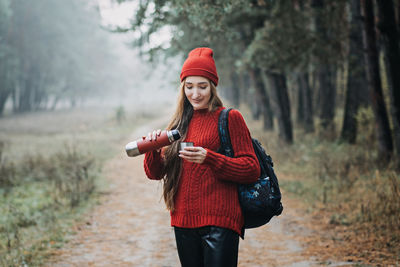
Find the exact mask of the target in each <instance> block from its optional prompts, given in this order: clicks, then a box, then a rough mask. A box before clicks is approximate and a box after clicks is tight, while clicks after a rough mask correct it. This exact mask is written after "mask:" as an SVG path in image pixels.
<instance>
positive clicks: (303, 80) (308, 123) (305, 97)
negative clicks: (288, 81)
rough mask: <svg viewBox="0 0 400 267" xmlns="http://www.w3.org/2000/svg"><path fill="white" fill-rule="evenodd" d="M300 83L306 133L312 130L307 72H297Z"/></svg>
mask: <svg viewBox="0 0 400 267" xmlns="http://www.w3.org/2000/svg"><path fill="white" fill-rule="evenodd" d="M299 79H300V84H301V86H302V88H303V90H302V92H303V95H302V99H303V114H304V124H303V127H304V130H305V132H306V133H310V132H313V131H314V119H313V115H314V114H313V103H312V93H311V87H310V84H309V82H308V73H307V72H302V73H300V74H299Z"/></svg>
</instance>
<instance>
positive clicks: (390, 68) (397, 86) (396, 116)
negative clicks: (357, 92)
mask: <svg viewBox="0 0 400 267" xmlns="http://www.w3.org/2000/svg"><path fill="white" fill-rule="evenodd" d="M376 3H377V5H378V14H379V23H378V25H377V26H378V29H379V31H380V32H381V35H380V37H381V41H382V43H383V47H384V54H385V65H386V73H387V78H388V79H387V80H388V84H389V88H390V91H391V94H392V101H391V106H392V107H391V109H390V110H391V113H392V118H393V124H394V129H395V131H394V136H395V144H396V152H397V153H398V154H399V153H400V133H399V125H400V75H399V74H400V45H399V42H400V37H399V31H398V29H397V24H396V17H395V12H394V8H395V7H394V4H393V1H392V0H385V1H376Z"/></svg>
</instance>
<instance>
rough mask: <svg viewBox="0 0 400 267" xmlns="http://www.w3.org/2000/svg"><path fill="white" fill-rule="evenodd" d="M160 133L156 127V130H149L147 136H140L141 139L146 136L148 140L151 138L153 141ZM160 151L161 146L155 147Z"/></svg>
mask: <svg viewBox="0 0 400 267" xmlns="http://www.w3.org/2000/svg"><path fill="white" fill-rule="evenodd" d="M160 135H161V130H160V129H157V130H154V131H153V132H149V133H148V134H147V137H146V136H143V137H142V138H143V140H144V139H146V138H147V139H148V140H149V141H152V140H154V141H155V140H157V137H158V136H160ZM160 151H161V148H160V149H157V152H160Z"/></svg>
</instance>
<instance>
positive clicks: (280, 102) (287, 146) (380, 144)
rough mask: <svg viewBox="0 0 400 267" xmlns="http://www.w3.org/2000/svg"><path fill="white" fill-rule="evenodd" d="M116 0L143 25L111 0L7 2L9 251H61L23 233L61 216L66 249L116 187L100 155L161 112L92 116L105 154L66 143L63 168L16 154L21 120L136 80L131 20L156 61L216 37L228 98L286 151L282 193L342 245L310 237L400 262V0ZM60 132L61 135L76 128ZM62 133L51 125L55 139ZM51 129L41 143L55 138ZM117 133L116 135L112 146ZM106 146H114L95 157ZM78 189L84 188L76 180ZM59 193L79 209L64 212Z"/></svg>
mask: <svg viewBox="0 0 400 267" xmlns="http://www.w3.org/2000/svg"><path fill="white" fill-rule="evenodd" d="M111 1H112V2H114V4H116V5H117V4H120V5H123V4H124V3H128V2H135V3H136V6H137V8H136V10H135V11H134V12H133V13H132V16H131V19H130V22H129V25H103V24H101V16H100V12H99V8H98V6H97V4H96V1H83V0H72V1H68V3H67V2H65V3H60V2H58V1H52V0H40V1H35V2H31V1H22V0H13V1H12V0H0V115H1V116H2V117H3V118H0V133H1V135H0V175H1V178H0V196H1V201H0V207H1V209H0V211H3V212H4V213H7V214H9V216H8V217H5V218H4V219H1V224H2V225H0V258H1V256H2V255H3V256H4V255H7V256H5V257H3V258H4V260H3V262H2V261H1V260H0V263H3V264H4V265H5V266H20V264H22V263H24V262H31V263H32V264H33V266H35V264H37V262H42V261H46V259H47V258H48V257H49V255H48V254H46V253H42V252H39V251H41V249H39V248H38V247H37V246H36V247H34V248H33V246H31V245H26V244H23V243H24V242H25V243H30V240H32V235H31V234H28V235H26V239H23V238H22V237H21V236H23V232H24V231H25V230H24V229H26V228H29V227H36V226H37V227H39V226H40V227H42V228H43V227H49V221H50V222H51V223H53V224H54V223H55V221H57V225H62V227H61V226H60V227H61V228H59V229H62V230H57V231H56V232H55V235H51V236H47V237H46V240H44V239H40V238H39V237H37V236H35V240H39V241H37V243H38V244H39V243H40V244H44V243H46V242H47V243H49V242H50V243H51V242H53V243H52V244H55V246H59V247H61V246H62V245H60V244H59V243H58V240H59V239H60V240H61V239H63V237H60V235H61V236H64V235H65V232H66V231H68V230H67V229H69V228H68V227H70V226H69V225H64V224H63V223H61V222H62V221H64V220H65V221H66V220H71V218H72V217H73V218H75V217H74V216H77V215H76V214H80V213H81V211H80V210H76V209H77V208H78V207H80V206H81V205H83V206H84V204H80V202H85V203H86V202H87V201H89V200H88V199H90V198H92V197H93V195H94V198H95V199H96V198H98V197H99V196H98V195H99V193H98V192H101V191H102V190H104V189H99V188H102V187H101V186H100V185H97V184H96V183H95V182H94V181H95V180H96V179H100V178H98V177H97V176H102V175H103V174H102V171H101V169H102V168H101V167H98V166H99V165H100V166H101V165H104V162H106V161H107V160H108V159H109V158H111V154H112V153H114V152H115V151H117V150H116V148H115V145H116V144H118V142H121V140H125V139H123V136H128V134H129V133H130V131H131V130H132V129H133V128H135V127H136V126H137V125H139V123H140V124H146V122H149V121H150V120H153V119H154V118H155V116H156V113H157V112H154V111H150V109H149V108H148V106H146V108H143V106H141V104H140V103H136V104H133V106H136V107H137V108H138V109H139V110H141V111H140V112H137V111H135V112H136V113H132V114H130V113H129V112H128V110H127V107H124V106H119V107H117V108H116V109H113V110H108V112H109V113H107V114H108V115H107V116H108V120H107V121H104V119H103V118H100V117H97V116H96V117H91V118H92V119H91V120H90V123H89V122H88V121H89V120H88V121H86V122H82V123H83V124H85V123H86V124H85V125H86V126H87V127H86V128H85V129H84V130H81V128H79V129H80V130H79V131H78V133H80V134H82V136H80V137H78V139H74V140H75V141H79V144H84V143H85V145H83V146H82V147H84V151H91V152H92V154H91V155H92V156H87V155H86V154H85V152H84V151H80V149H78V147H79V145H78V147H75V148H74V147H72V148H68V149H65V151H63V152H65V153H64V154H63V153H58V154H57V153H56V154H50V155H56V156H55V158H56V164H55V165H54V166H52V163H51V162H52V159H51V158H52V156H49V157H48V158H46V157H43V155H46V154H47V151H43V155H32V156H31V158H20V157H18V156H17V157H15V156H13V155H14V154H18V152H15V151H14V152H12V151H11V152H10V150H12V149H14V147H15V146H14V147H13V144H14V143H16V142H20V141H21V140H22V139H23V138H30V137H31V136H30V135H29V134H27V135H23V136H20V137H18V138H20V139H15V140H14V139H13V138H17V137H16V136H17V135H18V134H19V133H20V129H19V128H18V127H15V126H13V120H14V118H16V119H21V116H27V114H41V115H40V116H42V115H43V114H48V113H49V114H56V113H57V111H60V110H64V108H65V109H66V110H68V112H73V113H74V115H73V116H75V117H74V118H79V120H80V119H82V120H83V119H84V118H83V117H84V116H82V115H81V114H83V113H85V111H83V113H79V112H81V110H80V108H82V106H84V103H86V102H87V101H90V100H91V99H95V98H98V97H99V96H101V95H107V94H108V93H109V91H111V90H112V88H114V87H124V86H127V85H128V84H129V85H131V84H132V83H127V82H125V81H122V80H121V76H120V75H119V74H120V73H121V72H123V71H122V70H121V71H120V69H121V68H120V66H119V65H118V68H117V67H116V66H117V64H118V63H117V61H118V60H117V58H116V57H115V51H114V50H115V49H114V48H113V44H112V43H110V41H109V40H108V37H107V36H108V35H109V34H112V35H129V34H130V36H134V37H133V40H131V41H130V42H129V45H130V47H131V49H137V50H138V51H139V54H140V56H141V58H142V60H144V61H146V62H147V64H151V65H150V66H156V65H166V64H167V62H170V61H169V60H175V61H173V62H179V64H178V63H177V65H178V66H176V68H178V67H179V66H181V63H182V62H183V60H184V58H186V56H187V54H188V52H189V51H191V50H192V49H193V48H195V47H202V46H204V47H210V48H212V49H213V51H214V58H215V62H216V65H217V68H218V74H219V77H220V85H219V87H218V90H219V92H220V93H221V95H222V96H223V98H224V100H225V101H224V104H225V106H229V107H234V108H237V109H239V110H240V111H241V112H242V113H243V114H244V116H245V118H246V121H247V122H248V125H249V128H250V131H251V133H252V135H253V136H254V137H256V138H257V139H259V140H260V141H261V142H262V143H263V144H264V146H265V147H266V148H267V151H268V153H270V154H271V156H272V158H273V159H274V163H275V166H276V170H277V174H278V178H279V179H280V180H279V181H280V185H281V187H282V190H283V198H285V197H288V198H293V199H296V200H297V201H299V202H301V203H302V210H304V213H307V214H310V216H312V218H313V219H314V221H312V222H313V223H314V224H315V226H314V227H315V229H314V230H318V231H322V232H326V233H332V237H331V238H328V239H329V242H330V243H329V245H326V244H327V243H323V242H320V241H321V240H322V239H323V238H322V239H321V237H318V238H315V239H313V238H310V239H309V243H308V246H309V247H311V248H312V249H313V251H314V252H313V253H314V254H317V256H316V257H317V258H318V259H319V262H320V263H321V265H324V264H323V263H327V262H328V260H329V259H331V258H332V257H333V258H334V259H339V260H342V261H346V262H347V263H354V264H359V265H356V266H396V264H399V261H400V249H399V248H400V222H399V220H398V218H399V217H400V157H399V155H400V75H399V74H400V1H399V0H349V1H345V0H333V1H327V0H280V1H277V0H230V1H228V0H149V1H142V0H140V1H139V0H138V1H129V0H111ZM43 10H47V11H49V12H43ZM168 64H169V63H168ZM117 69H118V71H117ZM125 71H126V70H125ZM138 72H139V69H138ZM118 73H119V74H118ZM125 75H126V74H125ZM128 75H129V74H128ZM139 76H140V75H138V74H136V76H135V75H133V77H134V79H138V77H139ZM177 77H178V74H176V81H175V83H173V85H172V86H171V85H170V83H169V82H168V86H169V87H174V88H173V89H172V90H175V89H176V88H177V87H178V82H179V81H178V79H177ZM154 79H157V78H154ZM116 84H118V86H116ZM150 87H151V85H150ZM146 90H150V89H149V88H147V89H146ZM153 90H154V91H151V92H150V93H151V94H153V93H154V94H157V93H158V91H157V89H153ZM160 90H161V89H160ZM148 93H149V92H148ZM164 97H165V96H164ZM139 98H140V96H138V99H139ZM173 100H174V99H172V100H170V99H168V101H173ZM164 104H165V103H164ZM143 105H144V104H143ZM170 105H171V103H170V102H168V103H167V104H166V105H165V106H170ZM160 106H161V105H160ZM163 107H164V106H163ZM160 109H161V108H160ZM74 110H75V111H74ZM41 112H44V113H41ZM96 112H97V111H95V112H94V113H96ZM29 116H30V115H29ZM57 116H59V115H57ZM54 118H57V117H54ZM74 118H72V119H71V120H73V121H74V123H72V124H71V126H70V128H68V129H66V131H67V133H71V135H74V136H75V134H73V133H72V132H74V131H75V128H74V127H75V126H76V127H80V126H79V125H81V124H79V123H78V122H79V120H77V119H74ZM56 121H57V119H55V121H54V122H53V123H56ZM1 124H3V126H1ZM75 124H76V125H75ZM57 125H58V124H57ZM47 126H48V125H46V126H43V129H42V130H43V132H46V134H48V133H47V130H44V129H45V128H46V127H47ZM40 127H41V126H40ZM60 127H64V126H63V125H60ZM29 129H30V128H29V127H28V131H29ZM46 129H47V128H46ZM42 130H41V131H42ZM61 130H62V128H59V129H57V130H55V131H54V132H52V134H55V136H58V134H60V136H64V134H62V133H61ZM41 131H39V133H40V132H41ZM49 131H50V130H49ZM113 131H114V134H113ZM13 134H15V135H16V136H14V137H11V135H13ZM78 135H79V134H78ZM86 135H87V136H86ZM51 136H52V135H46V137H45V138H53V139H54V140H55V137H51ZM35 138H36V137H35ZM37 138H38V139H37V140H36V139H35V140H36V141H37V145H39V143H40V144H42V143H43V140H42V139H41V138H43V137H38V136H37ZM57 138H58V137H57ZM62 138H64V137H62ZM39 139H40V140H39ZM10 140H11V141H10ZM62 140H63V139H62ZM68 140H69V139H68ZM88 140H90V142H91V143H90V144H89V143H88ZM93 140H95V141H93ZM107 140H112V141H111V142H110V143H112V144H108V145H109V146H107V147H103V148H101V150H98V149H100V148H99V146H98V144H100V143H104V142H107ZM7 142H10V143H11V145H8V143H7ZM10 147H11V148H10ZM8 148H10V149H8ZM18 149H21V148H18ZM104 151H107V152H106V153H105V154H106V155H107V156H102V157H101V158H96V157H94V158H93V154H94V155H96V154H98V152H104ZM7 153H8V154H9V157H8V158H7V157H6V156H5V155H6V154H7ZM52 153H53V152H52ZM66 162H67V163H66ZM21 164H25V165H24V166H31V167H30V168H29V167H28V168H26V167H24V168H22V167H20V166H22V165H21ZM29 164H30V165H29ZM71 169H74V170H75V171H74V173H70V172H69V171H68V170H71ZM64 174H66V175H64ZM92 175H93V176H92ZM63 177H64V178H63ZM65 177H69V178H68V179H70V180H68V181H67V182H66V180H65ZM77 177H78V178H77ZM82 177H84V178H82ZM100 180H101V181H103V180H102V179H100ZM38 182H39V183H43V184H44V185H45V188H46V189H45V191H46V192H53V193H52V196H51V197H52V199H51V201H47V200H43V205H42V206H40V205H39V206H40V207H35V209H36V208H37V210H36V211H35V212H33V213H29V212H28V211H22V212H21V210H24V206H23V205H26V204H21V203H19V202H18V201H15V200H16V199H18V198H21V194H22V193H21V192H22V191H24V190H26V189H27V188H29V190H36V191H37V189H35V188H36V186H37V183H38ZM103 182H104V181H103ZM63 183H65V185H64V184H63ZM33 187H35V188H33ZM77 187H79V188H80V190H81V191H79V192H75V193H71V192H73V191H74V190H73V188H77ZM36 191H35V192H36ZM54 192H58V193H54ZM96 192H97V193H96ZM38 194H39V193H38ZM44 194H46V193H44ZM80 194H81V195H80ZM39 195H40V198H42V197H43V195H42V193H40V194H39ZM24 201H27V202H31V201H32V200H30V199H25V200H24ZM95 201H96V200H95ZM10 203H12V204H10ZM18 203H19V204H18ZM89 203H90V201H89ZM20 204H21V205H22V206H21V210H18V208H16V207H19V206H18V205H20ZM44 207H50V208H49V210H51V211H47V213H48V214H46V215H45V217H43V216H40V215H39V214H40V213H41V212H42V211H43V209H44ZM60 207H70V208H71V211H70V212H69V213H71V214H75V215H74V216H72V217H71V216H69V217H68V219H64V217H63V216H66V215H65V214H64V212H62V213H60ZM74 209H75V210H74ZM50 213H51V214H50ZM53 217H60V219H54V218H53ZM78 220H79V219H78ZM35 221H37V222H35ZM33 229H35V228H33ZM326 235H328V234H326ZM24 240H25V241H24ZM54 240H56V241H54ZM35 242H36V241H35ZM54 242H55V243H54ZM327 242H328V241H327ZM47 243H46V244H47ZM61 243H63V241H61ZM35 244H36V243H35ZM29 246H31V247H30V249H26V247H29ZM39 247H40V246H39ZM50 247H51V246H50ZM53 248H54V247H53ZM24 250H28V251H29V253H28V255H29V257H27V256H26V255H25V256H24V252H23V251H24ZM50 250H51V249H50ZM46 251H47V250H46ZM307 253H311V252H309V251H308V252H307ZM50 254H51V253H50ZM314 254H307V255H314ZM37 255H40V257H39V256H37ZM50 256H51V255H50ZM314 256H315V255H314ZM13 264H14V265H13ZM327 265H329V264H327ZM243 266H245V265H243Z"/></svg>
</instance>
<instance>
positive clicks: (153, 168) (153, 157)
mask: <svg viewBox="0 0 400 267" xmlns="http://www.w3.org/2000/svg"><path fill="white" fill-rule="evenodd" d="M163 167H164V166H163V159H162V156H161V152H157V151H156V150H153V151H150V152H147V153H145V154H144V171H145V172H146V175H147V177H148V178H149V179H151V180H161V179H162V178H163V176H164V170H163V169H164V168H163Z"/></svg>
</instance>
